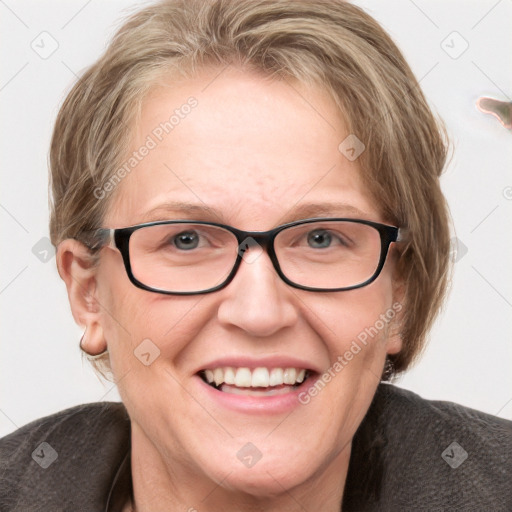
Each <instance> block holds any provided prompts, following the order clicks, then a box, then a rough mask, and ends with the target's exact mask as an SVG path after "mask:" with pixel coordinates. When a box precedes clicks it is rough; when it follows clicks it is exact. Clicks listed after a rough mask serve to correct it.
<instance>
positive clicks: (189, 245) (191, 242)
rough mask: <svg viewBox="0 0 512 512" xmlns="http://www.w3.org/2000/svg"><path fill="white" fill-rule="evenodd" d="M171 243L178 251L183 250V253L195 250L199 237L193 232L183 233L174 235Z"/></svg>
mask: <svg viewBox="0 0 512 512" xmlns="http://www.w3.org/2000/svg"><path fill="white" fill-rule="evenodd" d="M173 242H174V245H175V246H176V247H177V248H178V249H183V250H185V251H187V250H190V249H196V248H197V246H198V245H199V236H198V234H197V233H196V232H195V231H184V232H183V233H179V234H178V235H176V236H175V237H174V239H173Z"/></svg>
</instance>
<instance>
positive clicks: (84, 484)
mask: <svg viewBox="0 0 512 512" xmlns="http://www.w3.org/2000/svg"><path fill="white" fill-rule="evenodd" d="M131 493H132V486H131V472H130V420H129V418H128V415H127V413H126V409H125V408H124V406H123V405H122V404H120V403H96V404H86V405H81V406H78V407H73V408H72V409H68V410H66V411H62V412H59V413H57V414H54V415H52V416H49V417H47V418H43V419H39V420H37V421H34V422H32V423H30V424H29V425H26V426H25V427H23V428H21V429H19V430H17V431H16V432H14V433H12V434H10V435H8V436H6V437H4V438H3V439H1V440H0V511H1V512H8V511H9V512H10V511H20V512H21V511H23V512H31V511H51V512H56V511H72V512H78V511H91V512H104V511H108V512H118V511H120V510H121V508H122V506H123V504H124V503H125V501H126V499H127V498H128V497H129V496H130V495H131ZM342 509H343V512H356V511H357V512H361V511H379V512H387V511H394V512H395V511H464V512H467V511H475V512H477V511H478V512H487V511H492V512H511V511H512V422H510V421H507V420H504V419H500V418H496V417H493V416H489V415H487V414H484V413H481V412H478V411H475V410H472V409H468V408H465V407H462V406H460V405H457V404H453V403H448V402H434V401H428V400H423V399H422V398H420V397H419V396H418V395H416V394H414V393H411V392H410V391H405V390H402V389H400V388H398V387H395V386H392V385H389V384H381V385H380V386H379V388H378V390H377V393H376V395H375V397H374V400H373V402H372V405H371V407H370V409H369V410H368V413H367V414H366V417H365V419H364V420H363V422H362V424H361V425H360V427H359V429H358V431H357V433H356V435H355V437H354V440H353V447H352V454H351V459H350V466H349V472H348V477H347V482H346V485H345V494H344V497H343V507H342ZM210 512H211V511H210ZM312 512H318V511H312Z"/></svg>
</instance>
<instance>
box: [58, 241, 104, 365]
mask: <svg viewBox="0 0 512 512" xmlns="http://www.w3.org/2000/svg"><path fill="white" fill-rule="evenodd" d="M56 259H57V269H58V271H59V275H60V277H61V278H62V280H63V281H64V282H65V283H66V288H67V291H68V298H69V304H70V306H71V312H72V314H73V318H74V319H75V322H76V323H77V324H78V325H80V326H85V328H86V331H85V334H84V337H83V338H82V342H81V345H82V348H83V349H84V350H85V351H86V352H87V353H88V354H90V355H97V354H101V353H102V352H104V351H105V350H106V349H107V342H106V340H105V337H104V335H103V328H102V327H101V323H100V307H99V303H98V302H97V280H96V278H97V265H96V264H95V262H94V260H93V257H92V255H91V251H90V249H88V248H87V247H86V246H85V245H84V244H82V243H81V242H79V241H77V240H73V239H67V240H64V241H62V242H61V243H60V244H59V246H58V248H57V258H56Z"/></svg>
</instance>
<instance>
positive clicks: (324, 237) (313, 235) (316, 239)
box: [308, 230, 332, 249]
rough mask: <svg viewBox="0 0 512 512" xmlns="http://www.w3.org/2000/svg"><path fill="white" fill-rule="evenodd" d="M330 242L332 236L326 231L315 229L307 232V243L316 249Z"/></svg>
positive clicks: (327, 245)
mask: <svg viewBox="0 0 512 512" xmlns="http://www.w3.org/2000/svg"><path fill="white" fill-rule="evenodd" d="M331 242H332V236H331V234H330V233H329V232H328V231H325V230H316V231H311V232H310V233H308V245H309V246H310V247H313V248H316V249H324V248H326V247H329V246H330V245H331Z"/></svg>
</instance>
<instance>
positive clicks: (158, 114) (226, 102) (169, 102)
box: [107, 67, 377, 229]
mask: <svg viewBox="0 0 512 512" xmlns="http://www.w3.org/2000/svg"><path fill="white" fill-rule="evenodd" d="M348 135H349V133H348V132H347V130H346V128H345V125H344V122H343V120H342V118H341V116H340V114H339V112H338V110H337V108H336V106H335V104H334V102H333V101H332V99H331V98H330V97H329V95H328V94H327V93H326V92H325V91H323V90H322V89H320V88H314V87H305V86H303V85H300V84H297V83H294V82H290V81H284V80H280V81H277V80H273V81H272V80H269V79H268V78H265V77H262V76H260V75H257V74H255V73H249V72H246V71H242V70H239V69H235V68H233V67H228V68H224V69H223V70H209V71H204V72H203V73H201V74H199V75H197V76H196V77H195V78H193V79H187V80H182V81H180V82H176V81H173V80H170V81H169V82H167V83H165V82H161V83H160V84H159V85H158V86H155V87H154V88H153V89H152V91H151V92H150V93H149V94H148V96H147V97H146V98H145V101H144V102H143V104H142V110H141V116H140V119H139V120H138V122H137V123H136V125H135V126H134V127H133V132H132V139H131V149H130V152H129V154H128V155H127V162H128V159H129V158H131V163H132V164H133V167H132V168H130V171H129V172H128V173H126V174H127V175H126V177H125V178H124V179H123V180H122V181H121V183H120V184H119V185H118V186H117V189H116V191H115V200H114V202H113V205H112V206H111V208H110V211H109V214H108V216H107V219H108V220H107V222H108V223H109V224H110V225H111V226H115V225H117V226H123V225H130V224H136V223H140V222H145V221H148V220H160V219H162V218H169V219H171V218H179V216H184V217H186V218H190V217H191V216H193V217H194V218H196V219H197V220H200V219H199V218H198V216H197V215H198V213H196V214H194V215H193V213H192V212H194V211H197V208H196V210H194V208H193V205H197V206H200V207H201V208H202V210H203V213H201V215H202V214H204V215H206V213H205V212H207V211H210V214H211V215H212V216H213V217H216V218H215V220H218V221H222V222H225V223H230V224H233V225H237V226H239V227H241V228H242V227H248V228H249V229H267V228H270V227H272V226H273V225H275V224H276V223H277V222H279V221H282V219H283V218H284V217H286V216H288V217H287V220H289V217H290V214H291V216H292V217H293V209H294V208H298V207H301V208H302V210H303V211H305V210H308V208H307V205H308V204H310V203H314V204H316V205H319V206H322V204H327V205H328V204H329V203H338V204H339V203H343V204H346V205H348V209H350V208H352V212H354V211H356V210H361V211H362V212H364V214H365V216H369V217H373V218H376V216H377V209H376V208H375V205H373V204H372V202H371V201H370V199H369V197H367V195H366V193H365V191H364V187H363V186H362V182H361V179H360V176H359V169H358V166H357V161H354V162H352V161H349V160H348V159H347V158H345V156H344V155H343V154H342V153H341V152H340V151H339V149H338V146H339V145H340V143H341V142H342V141H343V140H344V139H345V138H346V137H347V136H348ZM128 167H130V166H128ZM176 203H180V204H182V205H185V208H182V210H181V211H179V212H178V211H175V212H173V211H172V210H170V209H167V210H168V213H166V207H165V206H163V207H162V205H168V204H176ZM186 205H190V206H191V208H189V212H188V213H189V214H187V211H186V210H187V208H186ZM309 210H311V213H313V210H312V209H311V208H309ZM324 210H325V209H324ZM347 211H348V210H347ZM328 213H329V212H328V206H327V211H324V212H322V214H324V215H325V214H328ZM309 216H314V215H309ZM352 216H354V215H352ZM302 218H303V217H302ZM256 221H259V222H260V225H258V226H255V225H254V223H255V222H256ZM264 224H265V225H264Z"/></svg>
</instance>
